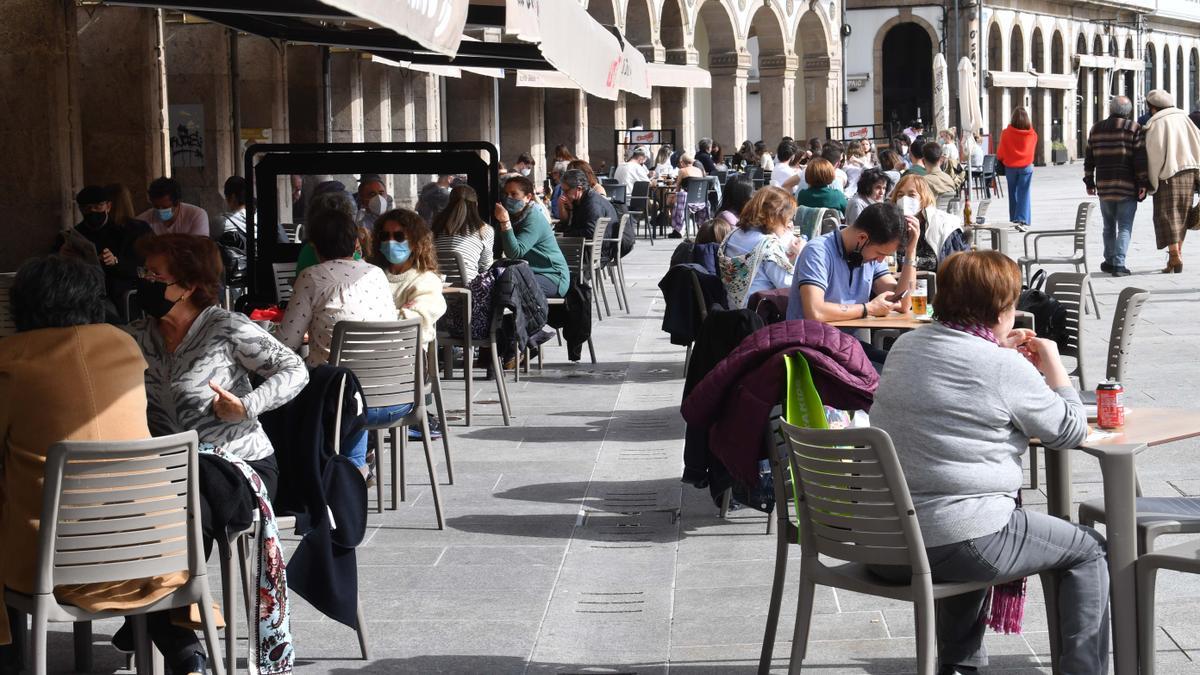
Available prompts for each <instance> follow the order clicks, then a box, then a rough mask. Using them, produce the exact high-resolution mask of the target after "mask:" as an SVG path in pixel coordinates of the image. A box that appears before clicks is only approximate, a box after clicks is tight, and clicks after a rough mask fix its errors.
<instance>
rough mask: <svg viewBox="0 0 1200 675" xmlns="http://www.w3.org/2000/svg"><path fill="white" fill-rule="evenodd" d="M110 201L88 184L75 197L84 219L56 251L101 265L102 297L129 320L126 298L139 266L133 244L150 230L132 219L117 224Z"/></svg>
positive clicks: (139, 260)
mask: <svg viewBox="0 0 1200 675" xmlns="http://www.w3.org/2000/svg"><path fill="white" fill-rule="evenodd" d="M110 199H111V198H110V197H109V195H108V194H107V193H106V192H105V190H104V188H101V187H98V186H95V185H89V186H87V187H85V188H83V189H82V190H80V191H79V194H77V195H75V203H76V204H78V205H79V212H80V213H81V214H82V215H83V220H81V221H80V222H79V224H78V225H76V226H75V229H74V230H73V231H72V232H70V233H67V234H64V236H63V237H62V242H61V244H60V247H59V251H60V252H61V253H66V254H68V255H73V256H75V257H78V258H81V259H83V260H84V261H86V262H92V263H95V262H99V263H100V266H101V268H102V269H103V270H104V287H105V295H107V296H108V299H109V300H110V301H111V302H112V306H113V307H114V308H115V309H116V311H117V312H118V314H119V315H120V316H121V317H122V320H124V321H128V320H129V317H127V316H125V295H126V294H127V293H128V292H129V291H131V290H133V285H134V281H136V280H137V268H138V267H140V266H141V265H142V257H141V256H139V255H138V254H137V249H136V247H135V244H136V243H137V240H138V239H140V238H141V237H143V236H145V235H148V234H150V228H149V227H148V226H147V225H146V223H143V222H142V221H140V220H134V219H130V220H129V221H128V222H126V223H123V224H122V223H118V222H117V221H116V219H115V218H113V214H112V202H111V201H110ZM64 248H65V249H66V250H64ZM93 248H94V249H95V250H94V253H93V251H92V250H91V249H93Z"/></svg>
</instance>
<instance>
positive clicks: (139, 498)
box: [34, 431, 207, 594]
mask: <svg viewBox="0 0 1200 675" xmlns="http://www.w3.org/2000/svg"><path fill="white" fill-rule="evenodd" d="M198 445H199V440H198V438H197V436H196V432H194V431H188V432H184V433H182V434H175V435H172V436H163V437H159V438H152V439H148V440H141V441H123V442H96V441H64V442H61V443H57V444H55V445H54V446H52V447H51V448H50V451H49V453H48V454H47V457H46V473H45V476H46V479H45V485H44V487H43V493H42V519H41V527H40V530H39V532H38V570H37V576H36V581H35V583H34V585H35V588H34V593H36V594H49V593H52V592H53V591H54V587H55V586H60V585H69V584H90V583H103V582H115V581H125V580H128V579H141V578H145V577H154V576H159V575H163V574H171V573H173V572H188V573H189V574H190V575H191V576H192V577H199V576H203V575H204V574H205V573H206V569H207V568H206V566H205V562H204V549H203V541H202V540H201V538H200V489H199V482H198V481H199V478H198V476H199V471H198V466H199V463H198V458H197V457H198V456H197V448H198Z"/></svg>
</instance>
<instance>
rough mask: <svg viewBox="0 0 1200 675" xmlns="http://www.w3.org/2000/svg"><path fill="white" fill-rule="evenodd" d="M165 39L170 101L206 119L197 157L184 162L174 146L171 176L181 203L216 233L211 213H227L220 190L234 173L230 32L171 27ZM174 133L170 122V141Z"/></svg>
mask: <svg viewBox="0 0 1200 675" xmlns="http://www.w3.org/2000/svg"><path fill="white" fill-rule="evenodd" d="M166 37H167V40H166V42H167V90H168V92H169V95H170V103H171V105H172V106H176V105H187V106H190V108H189V110H190V111H198V112H201V113H202V114H203V118H204V126H203V145H202V147H201V148H200V151H201V153H202V154H201V156H199V157H197V156H196V155H195V154H193V155H192V156H191V159H190V160H186V161H185V160H184V157H186V156H187V155H186V153H185V154H182V155H181V153H180V152H179V149H178V148H173V149H172V161H171V163H172V167H171V175H172V176H174V177H175V178H176V179H177V180H178V181H179V183H180V184H181V185H182V186H183V200H184V201H185V202H188V203H191V204H195V205H196V206H199V207H200V208H203V209H204V210H206V211H208V212H209V216H210V217H209V223H210V225H212V226H213V229H214V231H215V230H217V229H218V228H219V227H220V225H219V223H217V222H216V218H214V217H213V215H214V214H219V213H221V212H223V211H224V210H225V200H224V198H222V197H221V186H222V184H224V182H225V179H226V178H228V177H229V176H231V175H233V174H234V166H235V164H236V158H235V157H234V152H233V148H234V144H233V108H232V103H231V100H230V94H231V86H230V74H229V66H230V64H229V30H228V29H226V28H225V27H224V26H218V25H216V24H191V25H185V24H171V25H168V26H167V36H166ZM176 110H179V109H178V108H176ZM177 131H178V123H177V122H175V123H172V130H171V134H172V137H173V138H174V137H176V135H177ZM186 163H190V164H191V166H185V165H184V164H186ZM196 164H201V165H200V166H196Z"/></svg>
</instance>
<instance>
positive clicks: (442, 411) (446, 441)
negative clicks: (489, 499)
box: [433, 371, 454, 485]
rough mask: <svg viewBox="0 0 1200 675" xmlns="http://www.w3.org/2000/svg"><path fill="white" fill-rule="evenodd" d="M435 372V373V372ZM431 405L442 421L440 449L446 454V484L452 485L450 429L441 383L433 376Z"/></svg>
mask: <svg viewBox="0 0 1200 675" xmlns="http://www.w3.org/2000/svg"><path fill="white" fill-rule="evenodd" d="M435 372H436V371H435ZM433 405H434V406H435V407H436V408H437V414H438V419H440V420H441V421H442V449H443V450H445V452H446V484H447V485H454V465H453V464H452V463H451V462H450V427H449V425H447V424H446V408H445V406H444V405H442V383H441V382H440V381H439V380H438V377H437V375H436V374H435V375H434V376H433Z"/></svg>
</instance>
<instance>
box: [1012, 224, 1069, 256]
mask: <svg viewBox="0 0 1200 675" xmlns="http://www.w3.org/2000/svg"><path fill="white" fill-rule="evenodd" d="M1066 235H1071V236H1075V230H1038V231H1031V232H1026V233H1025V237H1024V239H1023V240H1022V243H1023V244H1024V248H1025V257H1026V258H1028V257H1029V238H1030V237H1033V238H1034V239H1033V256H1034V257H1035V258H1036V257H1037V239H1038V237H1062V236H1066Z"/></svg>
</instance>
